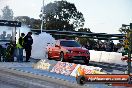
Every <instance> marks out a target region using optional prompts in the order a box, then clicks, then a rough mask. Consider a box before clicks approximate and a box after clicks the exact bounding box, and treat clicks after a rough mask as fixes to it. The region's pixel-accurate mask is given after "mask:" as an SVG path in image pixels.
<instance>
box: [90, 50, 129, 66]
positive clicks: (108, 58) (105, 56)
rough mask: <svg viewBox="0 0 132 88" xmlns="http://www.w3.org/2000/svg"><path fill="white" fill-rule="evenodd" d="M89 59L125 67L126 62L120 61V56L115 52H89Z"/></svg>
mask: <svg viewBox="0 0 132 88" xmlns="http://www.w3.org/2000/svg"><path fill="white" fill-rule="evenodd" d="M90 57H91V58H90V61H95V62H105V63H115V64H121V65H127V62H126V61H122V60H121V58H122V54H121V53H117V52H106V51H94V50H90Z"/></svg>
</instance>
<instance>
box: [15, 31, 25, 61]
mask: <svg viewBox="0 0 132 88" xmlns="http://www.w3.org/2000/svg"><path fill="white" fill-rule="evenodd" d="M24 36H25V34H24V33H21V36H20V38H19V39H18V42H17V45H16V47H17V61H18V62H23V48H24Z"/></svg>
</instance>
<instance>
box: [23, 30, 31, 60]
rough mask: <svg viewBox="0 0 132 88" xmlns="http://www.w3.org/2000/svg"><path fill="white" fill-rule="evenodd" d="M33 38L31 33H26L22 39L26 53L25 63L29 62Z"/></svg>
mask: <svg viewBox="0 0 132 88" xmlns="http://www.w3.org/2000/svg"><path fill="white" fill-rule="evenodd" d="M32 44H33V38H32V32H28V34H27V35H26V36H25V37H24V48H25V51H26V62H30V61H29V59H30V56H31V50H32Z"/></svg>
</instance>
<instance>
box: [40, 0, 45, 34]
mask: <svg viewBox="0 0 132 88" xmlns="http://www.w3.org/2000/svg"><path fill="white" fill-rule="evenodd" d="M41 20H42V23H41V33H42V32H43V24H44V23H43V22H44V0H43V6H42V17H41Z"/></svg>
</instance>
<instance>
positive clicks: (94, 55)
mask: <svg viewBox="0 0 132 88" xmlns="http://www.w3.org/2000/svg"><path fill="white" fill-rule="evenodd" d="M89 52H90V60H91V61H95V62H100V59H101V55H102V52H100V51H95V50H90V51H89Z"/></svg>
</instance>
